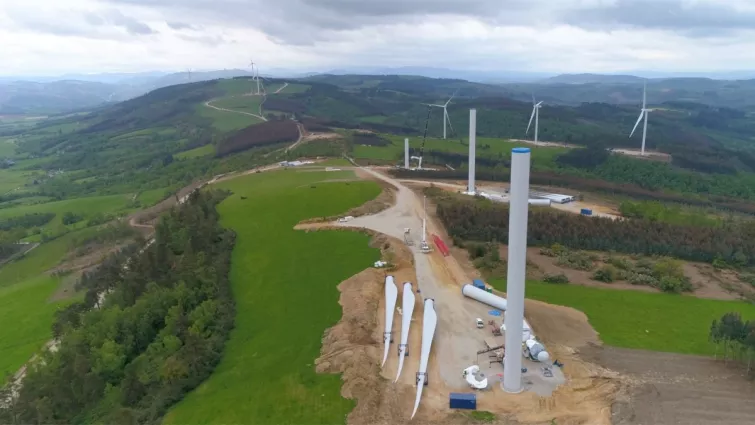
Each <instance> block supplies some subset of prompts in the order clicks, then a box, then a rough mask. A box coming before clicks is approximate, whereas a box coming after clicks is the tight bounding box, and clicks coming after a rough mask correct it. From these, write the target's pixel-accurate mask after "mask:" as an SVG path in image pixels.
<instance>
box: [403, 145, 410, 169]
mask: <svg viewBox="0 0 755 425" xmlns="http://www.w3.org/2000/svg"><path fill="white" fill-rule="evenodd" d="M404 168H405V169H407V170H408V169H409V138H406V139H404Z"/></svg>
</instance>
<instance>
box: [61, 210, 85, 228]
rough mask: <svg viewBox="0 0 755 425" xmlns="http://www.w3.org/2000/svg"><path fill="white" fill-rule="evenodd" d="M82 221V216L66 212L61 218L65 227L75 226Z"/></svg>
mask: <svg viewBox="0 0 755 425" xmlns="http://www.w3.org/2000/svg"><path fill="white" fill-rule="evenodd" d="M82 219H83V217H82V216H80V215H78V214H75V213H72V212H70V211H67V212H66V213H64V214H63V217H62V221H63V224H65V225H66V226H68V225H69V224H76V223H78V222H80V221H81V220H82Z"/></svg>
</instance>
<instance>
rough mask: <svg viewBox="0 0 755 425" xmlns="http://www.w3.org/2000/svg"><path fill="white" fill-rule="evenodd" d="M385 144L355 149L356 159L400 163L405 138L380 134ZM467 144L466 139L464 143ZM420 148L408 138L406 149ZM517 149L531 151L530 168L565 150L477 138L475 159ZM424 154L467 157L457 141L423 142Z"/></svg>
mask: <svg viewBox="0 0 755 425" xmlns="http://www.w3.org/2000/svg"><path fill="white" fill-rule="evenodd" d="M380 136H381V137H384V138H385V139H387V140H390V141H391V144H390V145H386V146H365V145H354V158H355V159H375V160H389V161H392V160H396V161H397V160H399V159H402V158H403V157H404V137H403V136H397V135H388V134H381V135H380ZM464 142H465V143H466V142H467V139H466V138H465V139H464ZM421 145H422V138H421V137H410V138H409V146H410V147H412V148H414V149H419V147H420V146H421ZM518 146H526V147H529V148H530V149H531V151H532V162H533V166H541V165H542V166H545V167H547V166H548V165H550V164H552V163H553V161H554V160H555V158H556V157H557V156H558V155H560V154H562V153H564V152H566V150H567V148H560V147H544V146H527V145H525V144H522V143H519V142H512V141H510V140H507V139H493V138H488V137H478V138H477V155H478V157H482V156H487V157H490V156H494V157H497V156H499V155H502V156H504V157H506V158H508V157H509V156H510V155H511V149H513V148H515V147H518ZM425 151H441V152H451V153H458V154H463V155H466V154H468V153H469V146H468V145H462V144H461V143H459V140H458V139H446V140H443V139H435V138H429V137H428V138H427V140H426V141H425Z"/></svg>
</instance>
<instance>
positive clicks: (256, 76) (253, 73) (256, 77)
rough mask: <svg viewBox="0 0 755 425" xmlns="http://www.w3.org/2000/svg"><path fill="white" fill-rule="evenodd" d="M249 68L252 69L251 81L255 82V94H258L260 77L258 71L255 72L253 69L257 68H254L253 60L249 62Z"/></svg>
mask: <svg viewBox="0 0 755 425" xmlns="http://www.w3.org/2000/svg"><path fill="white" fill-rule="evenodd" d="M249 66H251V67H252V81H256V82H257V93H256V94H260V75H259V70H257V72H255V69H257V68H256V67H255V66H254V60H253V59H252V60H250V61H249Z"/></svg>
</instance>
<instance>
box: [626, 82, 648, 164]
mask: <svg viewBox="0 0 755 425" xmlns="http://www.w3.org/2000/svg"><path fill="white" fill-rule="evenodd" d="M650 111H652V109H648V108H647V82H646V83H645V84H644V85H643V86H642V109H640V116H639V117H638V118H637V122H636V123H634V128H633V129H632V132H631V133H630V134H629V138H630V139H631V138H632V136H633V135H634V131H635V130H637V126H638V125H640V121H641V120H642V119H643V118H645V124H644V125H643V126H642V150H641V151H640V155H645V139H646V138H647V135H648V113H649V112H650Z"/></svg>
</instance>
